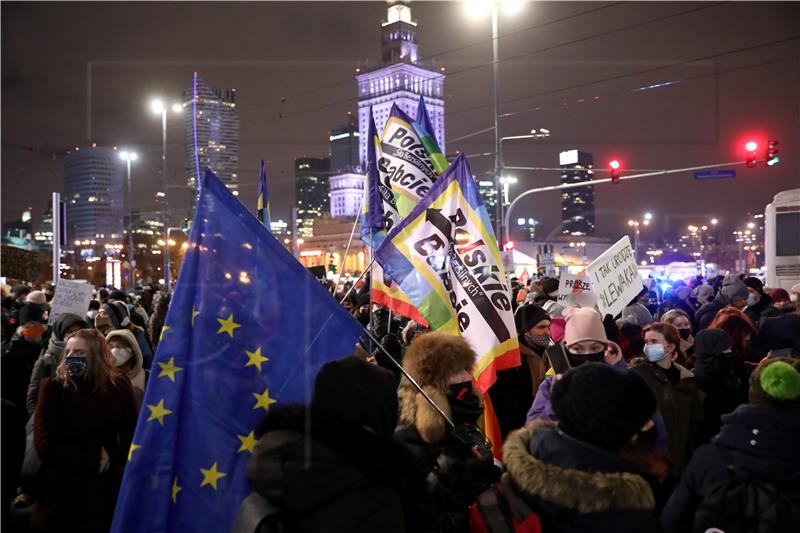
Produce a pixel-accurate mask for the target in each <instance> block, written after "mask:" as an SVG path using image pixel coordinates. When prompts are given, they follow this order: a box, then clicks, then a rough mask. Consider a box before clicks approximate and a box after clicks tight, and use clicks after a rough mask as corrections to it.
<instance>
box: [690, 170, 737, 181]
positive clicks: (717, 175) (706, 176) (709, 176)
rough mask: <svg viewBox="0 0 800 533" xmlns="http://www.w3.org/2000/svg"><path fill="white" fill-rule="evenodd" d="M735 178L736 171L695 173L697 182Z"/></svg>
mask: <svg viewBox="0 0 800 533" xmlns="http://www.w3.org/2000/svg"><path fill="white" fill-rule="evenodd" d="M735 177H736V171H735V170H701V171H700V172H695V173H694V179H696V180H718V179H724V178H735Z"/></svg>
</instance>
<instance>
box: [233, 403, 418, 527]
mask: <svg viewBox="0 0 800 533" xmlns="http://www.w3.org/2000/svg"><path fill="white" fill-rule="evenodd" d="M304 422H305V412H304V409H303V408H296V407H291V406H288V407H287V406H283V407H275V408H274V409H272V410H270V412H269V414H268V415H267V418H266V419H265V421H264V423H263V424H262V427H265V428H266V432H265V433H264V435H263V436H262V437H261V438H260V439H259V441H258V443H257V444H256V447H255V449H254V451H253V456H252V457H251V459H250V462H249V463H248V465H247V469H246V476H247V479H248V481H249V482H250V485H251V486H252V487H253V489H254V490H255V491H256V492H257V493H258V494H260V495H261V496H262V497H263V498H265V499H266V500H267V501H268V502H269V504H270V506H271V507H272V513H273V515H272V516H268V517H267V518H266V519H264V520H263V521H262V522H261V525H260V526H259V527H258V528H257V529H256V531H257V532H259V533H262V532H264V533H266V532H272V531H276V532H277V531H293V532H315V533H327V532H330V533H338V532H340V531H348V532H356V533H357V532H363V533H369V532H373V531H382V532H383V531H385V532H388V533H401V532H404V531H414V530H415V526H414V522H413V518H414V516H415V515H418V514H419V513H417V512H416V511H415V509H413V505H414V503H413V502H415V499H414V497H415V496H417V495H419V494H420V493H421V490H410V487H412V486H413V480H414V479H418V476H415V475H413V463H412V461H411V459H410V458H408V454H407V452H405V451H404V450H403V449H402V447H400V446H399V445H398V444H395V443H394V442H393V441H392V440H391V438H390V437H389V436H386V435H380V434H378V433H376V432H373V431H368V430H366V429H364V428H363V427H357V426H351V425H347V424H340V423H338V421H337V423H331V421H330V420H329V419H328V418H327V417H315V416H314V415H313V414H312V424H311V435H310V440H308V439H309V437H308V436H307V435H306V433H305V423H304ZM306 450H309V451H310V462H309V463H308V465H309V466H306V459H307V457H306V455H305V452H306ZM409 520H410V521H409Z"/></svg>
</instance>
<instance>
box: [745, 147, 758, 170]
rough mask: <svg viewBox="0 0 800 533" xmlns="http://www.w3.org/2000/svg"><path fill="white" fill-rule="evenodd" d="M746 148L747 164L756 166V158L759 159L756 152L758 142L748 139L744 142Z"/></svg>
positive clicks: (749, 166)
mask: <svg viewBox="0 0 800 533" xmlns="http://www.w3.org/2000/svg"><path fill="white" fill-rule="evenodd" d="M744 149H745V151H746V152H747V159H746V160H745V164H747V166H748V168H753V167H754V166H756V159H758V155H757V154H756V151H758V143H757V142H755V141H747V142H746V143H745V144H744Z"/></svg>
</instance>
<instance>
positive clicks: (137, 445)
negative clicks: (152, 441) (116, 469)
mask: <svg viewBox="0 0 800 533" xmlns="http://www.w3.org/2000/svg"><path fill="white" fill-rule="evenodd" d="M141 447H142V446H141V445H139V444H135V443H133V442H131V447H130V449H129V450H128V461H130V460H131V459H133V452H135V451H136V450H138V449H139V448H141Z"/></svg>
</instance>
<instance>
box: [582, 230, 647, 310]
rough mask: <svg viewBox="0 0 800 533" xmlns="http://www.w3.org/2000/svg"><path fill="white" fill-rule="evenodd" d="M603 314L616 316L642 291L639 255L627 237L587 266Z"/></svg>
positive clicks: (598, 305)
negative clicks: (637, 255)
mask: <svg viewBox="0 0 800 533" xmlns="http://www.w3.org/2000/svg"><path fill="white" fill-rule="evenodd" d="M586 272H587V273H588V274H589V279H590V280H591V282H592V285H593V288H594V290H595V292H596V293H597V297H598V300H597V307H598V309H600V313H602V314H603V315H611V316H617V315H618V314H619V313H620V312H621V311H622V310H623V309H624V308H625V306H627V305H628V304H629V303H630V302H631V300H633V299H634V298H635V297H636V295H637V294H639V293H640V292H641V291H642V287H643V285H642V277H641V275H639V269H638V268H637V266H636V254H634V252H633V248H632V247H631V240H630V239H629V238H628V236H627V235H626V236H625V237H623V238H621V239H620V240H619V241H617V242H616V243H614V245H613V246H611V248H609V249H608V250H606V251H605V252H604V253H603V254H602V255H601V256H600V257H598V258H597V259H595V260H594V261H593V262H592V264H590V265H589V266H588V267H586Z"/></svg>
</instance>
